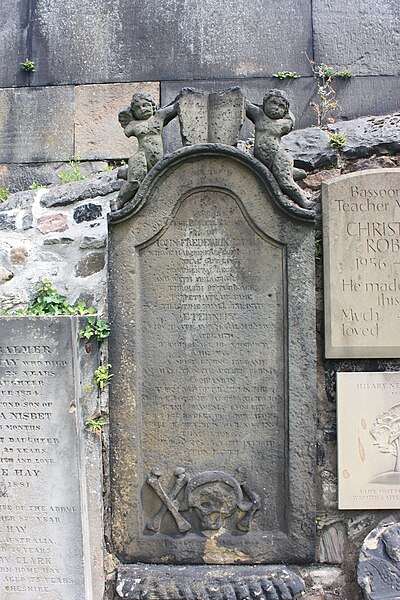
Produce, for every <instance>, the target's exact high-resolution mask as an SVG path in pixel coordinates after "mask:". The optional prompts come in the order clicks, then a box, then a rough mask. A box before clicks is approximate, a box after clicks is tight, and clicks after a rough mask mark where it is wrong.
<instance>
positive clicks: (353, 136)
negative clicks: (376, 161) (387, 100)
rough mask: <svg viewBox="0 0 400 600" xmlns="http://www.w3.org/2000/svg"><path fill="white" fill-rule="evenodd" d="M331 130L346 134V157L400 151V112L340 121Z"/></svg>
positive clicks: (344, 154) (344, 153) (330, 127)
mask: <svg viewBox="0 0 400 600" xmlns="http://www.w3.org/2000/svg"><path fill="white" fill-rule="evenodd" d="M329 129H330V130H331V131H334V132H336V131H338V132H339V133H342V134H345V136H346V143H345V145H344V147H343V149H342V150H341V153H342V154H343V156H345V157H346V158H363V157H364V156H371V155H372V154H375V153H376V152H378V153H383V152H392V153H395V152H399V151H400V114H399V113H398V114H395V115H386V116H383V117H366V118H362V119H354V120H352V121H349V122H346V121H339V122H338V123H336V124H334V125H331V126H329Z"/></svg>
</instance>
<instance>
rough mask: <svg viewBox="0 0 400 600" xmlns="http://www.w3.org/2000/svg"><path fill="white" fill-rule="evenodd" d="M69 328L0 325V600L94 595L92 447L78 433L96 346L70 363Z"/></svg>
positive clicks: (91, 396)
mask: <svg viewBox="0 0 400 600" xmlns="http://www.w3.org/2000/svg"><path fill="white" fill-rule="evenodd" d="M77 330H78V324H77V320H76V319H70V318H67V317H63V318H58V319H55V318H52V319H46V318H44V319H42V318H28V317H24V318H2V319H0V331H1V333H0V339H1V340H2V345H1V348H0V359H1V360H0V371H1V376H2V392H3V396H2V397H3V400H4V399H5V398H7V402H3V403H2V409H1V410H2V412H1V414H0V420H1V426H2V437H3V444H4V448H5V449H7V450H5V454H4V456H3V467H2V469H1V483H0V485H1V490H2V497H3V500H2V503H1V512H2V520H1V523H0V533H1V537H2V539H4V540H7V543H5V544H3V545H2V546H1V548H0V556H1V562H2V563H4V564H7V571H4V572H1V573H0V595H1V598H4V600H8V599H10V600H11V598H12V597H13V596H15V595H16V594H17V596H18V598H19V599H20V600H33V598H36V597H38V595H43V594H47V595H48V596H49V597H54V598H56V597H58V598H63V600H64V599H65V600H77V599H78V598H80V599H81V598H89V597H91V598H100V597H101V594H102V587H103V574H102V572H101V571H102V537H103V530H102V529H103V528H102V522H101V517H100V518H99V514H100V513H101V508H100V507H101V504H102V501H101V490H102V486H101V478H100V476H99V474H100V473H101V466H100V465H101V461H100V457H101V445H100V442H99V440H98V439H90V437H89V436H88V435H87V433H85V432H84V431H83V423H84V422H85V420H86V419H87V418H88V417H89V416H90V414H91V413H90V412H89V411H92V410H93V407H94V406H96V404H97V398H96V395H97V394H96V391H95V390H94V391H92V392H88V390H87V389H85V391H84V392H83V388H84V386H86V385H87V383H88V382H89V383H90V382H91V379H92V373H93V365H97V364H98V360H99V359H98V352H97V347H96V344H93V345H92V348H91V349H90V350H88V349H86V350H83V349H82V352H81V353H80V354H79V358H78V359H75V357H76V356H78V353H77V352H76V351H75V350H74V349H73V344H74V343H75V340H76V339H77ZM80 386H82V387H80ZM80 399H81V401H79V400H80ZM95 437H97V436H95ZM7 457H8V460H5V458H7ZM82 465H85V468H84V469H83V468H82ZM94 468H96V469H98V474H97V475H96V476H94V472H93V470H94ZM99 508H100V510H99ZM17 557H21V560H19V559H17ZM21 565H26V568H25V569H23V568H22V567H21ZM29 565H32V566H33V568H34V575H33V574H32V571H31V569H30V568H28V567H29ZM84 565H85V566H84Z"/></svg>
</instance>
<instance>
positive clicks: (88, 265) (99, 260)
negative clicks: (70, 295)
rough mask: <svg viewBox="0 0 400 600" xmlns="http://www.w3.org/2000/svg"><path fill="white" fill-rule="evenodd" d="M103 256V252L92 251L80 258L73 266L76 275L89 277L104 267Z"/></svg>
mask: <svg viewBox="0 0 400 600" xmlns="http://www.w3.org/2000/svg"><path fill="white" fill-rule="evenodd" d="M104 265H105V258H104V253H103V252H92V253H90V254H88V255H87V256H86V257H85V258H82V259H81V260H80V261H79V262H78V264H77V265H76V267H75V274H76V276H77V277H89V276H90V275H93V274H94V273H98V272H99V271H101V270H102V269H103V268H104Z"/></svg>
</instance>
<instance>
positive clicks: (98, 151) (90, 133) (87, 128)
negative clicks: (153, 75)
mask: <svg viewBox="0 0 400 600" xmlns="http://www.w3.org/2000/svg"><path fill="white" fill-rule="evenodd" d="M136 92H148V93H150V94H152V96H153V97H154V98H155V99H156V101H157V102H159V100H160V88H159V84H158V83H155V82H151V83H146V82H140V83H114V84H104V85H101V84H98V85H80V86H77V87H76V88H75V154H76V155H78V156H81V157H82V158H83V159H99V158H108V159H112V158H126V157H128V156H130V155H131V154H132V149H134V148H135V142H136V140H135V142H133V141H132V140H128V139H127V138H126V136H125V135H124V132H123V130H122V129H121V127H120V126H119V124H118V119H117V116H118V112H119V111H120V110H121V109H122V108H124V107H125V106H129V104H130V102H131V98H132V95H133V94H134V93H136Z"/></svg>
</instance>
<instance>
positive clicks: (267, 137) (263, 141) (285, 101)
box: [246, 90, 313, 209]
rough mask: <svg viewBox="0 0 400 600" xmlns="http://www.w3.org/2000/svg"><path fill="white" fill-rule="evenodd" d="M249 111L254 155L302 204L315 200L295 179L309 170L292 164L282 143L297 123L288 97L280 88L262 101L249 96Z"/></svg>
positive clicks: (304, 175) (303, 206) (285, 192)
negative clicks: (256, 101)
mask: <svg viewBox="0 0 400 600" xmlns="http://www.w3.org/2000/svg"><path fill="white" fill-rule="evenodd" d="M246 115H247V117H248V118H249V119H250V120H251V121H253V123H254V125H255V140H254V156H255V157H256V158H258V160H259V161H261V162H262V163H263V164H264V165H265V166H266V167H267V168H268V169H269V170H270V171H271V172H272V174H273V175H274V176H275V179H276V181H277V182H278V184H279V187H280V188H281V190H282V192H283V193H284V194H286V195H287V196H289V198H290V199H291V200H293V202H295V203H296V204H297V205H298V206H301V207H302V208H307V209H309V208H312V207H313V203H312V202H311V201H310V200H309V199H308V198H307V196H306V194H305V193H304V191H303V190H302V189H301V188H300V187H299V186H298V185H297V183H296V182H295V181H294V180H295V179H303V178H304V177H306V175H307V174H306V172H305V171H303V170H302V169H296V168H294V167H293V158H292V157H291V156H290V154H288V153H287V152H286V150H284V149H283V148H282V146H281V145H280V141H281V137H282V136H283V135H286V134H288V133H290V132H291V131H292V129H293V127H294V122H295V121H294V116H293V114H292V113H291V112H290V110H289V98H288V96H287V95H286V94H285V92H282V91H281V90H269V92H267V93H266V94H265V96H264V99H263V105H262V107H261V106H257V105H256V104H252V103H251V102H249V101H248V100H246Z"/></svg>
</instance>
